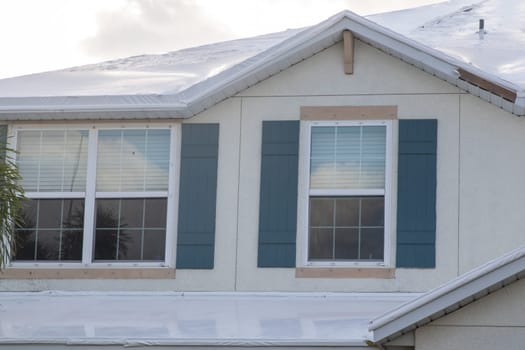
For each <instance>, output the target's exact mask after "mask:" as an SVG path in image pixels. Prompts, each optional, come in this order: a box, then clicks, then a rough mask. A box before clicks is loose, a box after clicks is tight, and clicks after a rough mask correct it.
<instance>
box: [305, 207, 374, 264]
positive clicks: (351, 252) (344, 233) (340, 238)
mask: <svg viewBox="0 0 525 350" xmlns="http://www.w3.org/2000/svg"><path fill="white" fill-rule="evenodd" d="M383 213H384V200H383V197H310V230H309V231H310V237H309V254H308V255H309V259H310V260H332V261H333V260H382V259H383V245H384V242H383V231H384V219H383V216H384V214H383Z"/></svg>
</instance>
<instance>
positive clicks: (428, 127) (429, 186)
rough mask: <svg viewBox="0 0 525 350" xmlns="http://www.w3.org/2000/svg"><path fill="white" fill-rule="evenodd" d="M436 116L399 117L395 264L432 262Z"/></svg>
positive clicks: (423, 265)
mask: <svg viewBox="0 0 525 350" xmlns="http://www.w3.org/2000/svg"><path fill="white" fill-rule="evenodd" d="M436 148H437V120H435V119H425V120H400V121H399V158H398V186H397V258H396V265H397V267H414V268H433V267H435V265H436Z"/></svg>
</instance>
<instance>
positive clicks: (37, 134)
mask: <svg viewBox="0 0 525 350" xmlns="http://www.w3.org/2000/svg"><path fill="white" fill-rule="evenodd" d="M17 142H18V146H17V150H18V155H17V164H18V167H19V170H20V175H21V176H22V180H21V185H22V187H23V188H24V190H25V191H26V192H83V191H84V190H85V188H86V166H87V146H88V132H87V130H45V131H25V130H24V131H19V132H18V136H17Z"/></svg>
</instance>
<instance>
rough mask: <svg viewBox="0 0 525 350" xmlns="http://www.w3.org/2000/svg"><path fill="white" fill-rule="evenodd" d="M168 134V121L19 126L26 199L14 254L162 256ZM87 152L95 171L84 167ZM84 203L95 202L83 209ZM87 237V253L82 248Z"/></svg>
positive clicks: (57, 258) (59, 258) (54, 258)
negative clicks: (160, 124) (130, 125)
mask: <svg viewBox="0 0 525 350" xmlns="http://www.w3.org/2000/svg"><path fill="white" fill-rule="evenodd" d="M89 137H94V139H96V140H97V142H96V144H95V142H88V141H89ZM170 137H171V130H169V129H118V130H115V129H111V130H110V129H105V130H104V129H103V130H97V129H94V130H69V129H68V130H34V131H32V130H19V131H18V132H17V151H18V153H17V163H18V166H19V167H20V173H21V175H22V177H23V179H22V181H21V184H22V186H23V187H24V189H25V191H26V195H28V197H29V198H30V199H28V200H27V201H25V202H24V205H23V208H22V209H21V211H22V213H21V214H22V217H23V221H22V222H21V223H20V224H19V225H18V226H17V227H16V228H15V234H16V242H15V243H16V250H15V254H14V257H13V260H14V261H33V262H35V261H44V262H67V261H71V262H84V263H88V262H93V261H96V262H100V261H111V262H114V261H124V262H125V261H138V262H142V261H151V262H162V261H164V259H165V249H166V247H165V244H166V221H167V213H166V211H167V203H168V198H167V197H168V175H169V159H170ZM88 154H89V157H92V158H94V159H93V160H96V161H95V162H93V163H92V164H93V166H94V165H95V164H96V171H95V168H94V167H93V169H90V170H89V171H88V168H87V167H88V162H87V159H88ZM90 164H91V163H90ZM95 173H96V176H95ZM86 189H91V190H88V191H86ZM34 192H39V193H38V194H36V193H34ZM136 192H141V193H140V195H137V193H136ZM99 197H101V198H99ZM136 197H138V198H136ZM86 203H94V204H93V205H94V208H89V209H90V210H86V211H85V210H84V206H85V204H86ZM90 213H93V214H90ZM84 215H87V216H89V217H86V218H84ZM84 220H86V221H88V222H86V226H84ZM84 240H85V241H86V242H89V243H88V244H89V245H90V246H92V247H93V249H92V252H93V253H92V256H83V254H84V253H85V252H87V251H90V249H83V243H84ZM84 248H85V247H84Z"/></svg>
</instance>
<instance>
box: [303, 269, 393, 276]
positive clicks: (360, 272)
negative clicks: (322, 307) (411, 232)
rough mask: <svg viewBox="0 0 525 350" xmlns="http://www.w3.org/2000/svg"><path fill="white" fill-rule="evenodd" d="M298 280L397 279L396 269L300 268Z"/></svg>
mask: <svg viewBox="0 0 525 350" xmlns="http://www.w3.org/2000/svg"><path fill="white" fill-rule="evenodd" d="M295 277H296V278H384V279H390V278H395V269H392V268H383V267H370V268H367V267H299V268H297V269H295Z"/></svg>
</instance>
